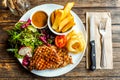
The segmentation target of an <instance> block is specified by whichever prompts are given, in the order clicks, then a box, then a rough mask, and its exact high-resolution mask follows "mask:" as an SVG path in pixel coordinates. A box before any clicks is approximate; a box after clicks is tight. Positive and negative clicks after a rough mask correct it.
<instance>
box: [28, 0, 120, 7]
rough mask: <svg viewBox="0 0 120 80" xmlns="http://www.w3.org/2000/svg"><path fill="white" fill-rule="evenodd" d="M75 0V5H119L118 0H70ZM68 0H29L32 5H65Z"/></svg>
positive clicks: (119, 0) (119, 1)
mask: <svg viewBox="0 0 120 80" xmlns="http://www.w3.org/2000/svg"><path fill="white" fill-rule="evenodd" d="M70 1H74V2H75V7H120V5H119V4H120V0H107V1H106V0H70ZM70 1H68V0H42V1H41V0H35V1H32V0H30V3H31V4H32V6H36V5H40V4H47V3H54V4H60V5H65V4H66V3H67V2H70Z"/></svg>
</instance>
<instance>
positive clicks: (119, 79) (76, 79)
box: [0, 76, 120, 80]
mask: <svg viewBox="0 0 120 80" xmlns="http://www.w3.org/2000/svg"><path fill="white" fill-rule="evenodd" d="M0 80H120V77H85V76H80V77H79V76H78V77H64V76H63V77H62V76H61V77H53V78H45V77H31V78H0Z"/></svg>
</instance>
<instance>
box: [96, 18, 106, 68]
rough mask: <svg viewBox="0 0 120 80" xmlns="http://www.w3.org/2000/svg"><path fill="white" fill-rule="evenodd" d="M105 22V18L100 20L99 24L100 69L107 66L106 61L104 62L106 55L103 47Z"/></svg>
mask: <svg viewBox="0 0 120 80" xmlns="http://www.w3.org/2000/svg"><path fill="white" fill-rule="evenodd" d="M106 22H107V18H102V19H101V21H100V24H99V27H98V29H99V33H100V41H101V62H100V66H101V67H103V68H104V67H106V66H107V61H106V53H105V45H104V37H105V34H106Z"/></svg>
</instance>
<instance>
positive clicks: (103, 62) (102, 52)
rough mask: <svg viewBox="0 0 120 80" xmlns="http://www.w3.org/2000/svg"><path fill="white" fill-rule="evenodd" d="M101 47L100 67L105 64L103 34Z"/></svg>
mask: <svg viewBox="0 0 120 80" xmlns="http://www.w3.org/2000/svg"><path fill="white" fill-rule="evenodd" d="M101 46H102V49H101V67H103V68H104V67H106V66H107V60H106V53H105V44H104V36H102V44H101Z"/></svg>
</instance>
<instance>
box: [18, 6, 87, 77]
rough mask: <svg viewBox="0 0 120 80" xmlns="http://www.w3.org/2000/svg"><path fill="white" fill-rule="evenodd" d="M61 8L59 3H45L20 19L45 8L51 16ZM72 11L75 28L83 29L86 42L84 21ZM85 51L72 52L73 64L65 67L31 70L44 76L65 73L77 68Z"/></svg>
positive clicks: (24, 18) (23, 19) (25, 18)
mask: <svg viewBox="0 0 120 80" xmlns="http://www.w3.org/2000/svg"><path fill="white" fill-rule="evenodd" d="M60 8H63V6H61V5H57V4H43V5H40V6H36V7H34V8H32V9H31V10H29V11H28V12H26V13H25V14H24V15H23V16H22V17H21V18H20V21H27V20H28V18H30V15H31V14H32V13H33V12H34V11H37V10H43V11H45V12H46V13H47V14H48V16H50V14H51V12H53V11H54V10H55V9H60ZM71 13H72V15H73V16H74V19H75V23H76V25H75V26H74V28H73V29H74V30H76V31H78V32H79V31H81V32H82V33H83V35H84V38H85V40H86V42H87V37H86V31H85V28H84V25H83V23H82V21H81V20H80V18H79V17H78V16H77V15H76V14H75V13H74V12H73V11H71ZM84 53H85V50H84V52H83V53H79V54H71V53H70V55H71V56H72V61H73V64H70V65H67V66H65V67H62V68H58V69H54V70H32V71H31V72H32V73H33V74H36V75H39V76H44V77H55V76H60V75H63V74H65V73H67V72H69V71H71V70H72V69H73V68H75V67H76V66H77V65H78V64H79V62H80V61H81V59H82V57H83V55H84ZM18 60H19V61H20V63H22V60H21V59H18Z"/></svg>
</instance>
